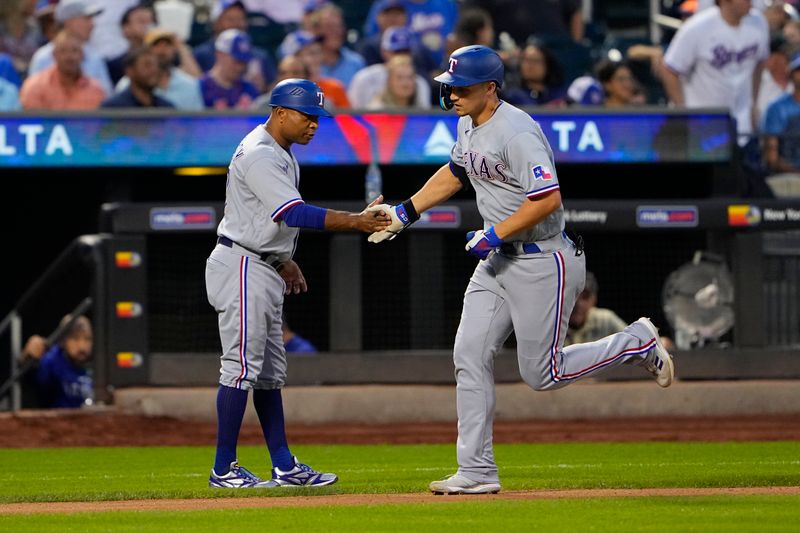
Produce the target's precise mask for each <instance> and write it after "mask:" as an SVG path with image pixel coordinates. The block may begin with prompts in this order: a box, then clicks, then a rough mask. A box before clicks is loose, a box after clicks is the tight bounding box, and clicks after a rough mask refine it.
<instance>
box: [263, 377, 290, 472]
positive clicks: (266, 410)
mask: <svg viewBox="0 0 800 533" xmlns="http://www.w3.org/2000/svg"><path fill="white" fill-rule="evenodd" d="M253 405H254V406H255V408H256V413H258V420H259V421H260V422H261V430H262V431H263V432H264V440H266V441H267V448H268V449H269V456H270V458H271V459H272V466H275V467H278V468H280V469H281V470H283V471H286V470H291V469H292V468H293V467H294V461H293V460H292V452H290V451H289V445H288V444H287V442H286V428H285V427H284V422H283V398H282V397H281V390H280V389H272V390H264V389H256V390H254V391H253Z"/></svg>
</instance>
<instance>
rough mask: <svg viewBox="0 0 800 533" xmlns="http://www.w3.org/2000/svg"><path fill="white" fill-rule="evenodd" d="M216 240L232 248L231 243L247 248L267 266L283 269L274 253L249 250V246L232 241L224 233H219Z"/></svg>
mask: <svg viewBox="0 0 800 533" xmlns="http://www.w3.org/2000/svg"><path fill="white" fill-rule="evenodd" d="M217 242H218V243H219V244H221V245H222V246H227V247H228V248H233V245H234V244H235V245H236V246H238V247H239V248H242V249H244V250H247V251H248V252H250V253H251V254H256V255H257V256H258V258H259V259H261V260H262V261H264V262H265V263H266V264H268V265H269V266H271V267H272V268H274V269H275V270H277V271H278V272H280V271H281V270H283V267H284V264H283V263H282V262H281V261H280V259H278V256H277V255H275V254H273V253H269V252H264V253H261V252H256V251H255V250H251V249H250V248H247V247H246V246H242V245H241V244H239V243H238V242H234V241H232V240H231V239H229V238H228V237H226V236H225V235H220V236H219V237H218V238H217Z"/></svg>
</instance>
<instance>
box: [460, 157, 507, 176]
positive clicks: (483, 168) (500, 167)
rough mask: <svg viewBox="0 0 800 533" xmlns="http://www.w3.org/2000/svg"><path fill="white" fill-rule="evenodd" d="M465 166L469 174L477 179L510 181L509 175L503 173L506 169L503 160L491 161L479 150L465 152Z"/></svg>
mask: <svg viewBox="0 0 800 533" xmlns="http://www.w3.org/2000/svg"><path fill="white" fill-rule="evenodd" d="M464 168H465V169H466V170H467V176H469V177H470V178H475V179H477V180H486V181H500V182H503V183H507V182H508V177H507V176H506V175H505V174H504V173H503V171H504V170H505V169H506V165H505V163H503V162H502V161H496V162H495V161H490V160H487V158H486V156H484V155H482V154H479V153H478V152H471V151H470V152H464Z"/></svg>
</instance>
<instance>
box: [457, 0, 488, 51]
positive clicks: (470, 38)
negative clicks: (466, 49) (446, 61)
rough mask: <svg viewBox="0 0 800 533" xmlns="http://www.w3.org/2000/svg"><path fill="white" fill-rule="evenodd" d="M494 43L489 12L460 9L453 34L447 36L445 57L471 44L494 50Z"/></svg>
mask: <svg viewBox="0 0 800 533" xmlns="http://www.w3.org/2000/svg"><path fill="white" fill-rule="evenodd" d="M494 41H495V35H494V22H493V21H492V16H491V15H490V14H489V12H488V11H486V10H485V9H481V8H479V7H470V8H467V9H462V10H461V13H459V15H458V20H457V21H456V25H455V28H454V29H453V32H452V33H451V34H449V35H448V36H447V42H446V44H445V52H446V53H445V56H449V55H450V54H451V53H452V52H453V51H455V50H458V49H459V48H461V47H462V46H468V45H471V44H480V45H483V46H488V47H489V48H494V47H495V42H494Z"/></svg>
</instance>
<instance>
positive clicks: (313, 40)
mask: <svg viewBox="0 0 800 533" xmlns="http://www.w3.org/2000/svg"><path fill="white" fill-rule="evenodd" d="M279 55H280V57H281V58H283V57H285V56H287V55H296V56H297V57H298V58H299V59H300V61H302V62H303V64H304V65H305V66H306V68H307V69H308V74H309V78H308V79H310V80H311V81H313V82H314V83H316V84H317V85H319V86H320V88H321V89H322V91H323V92H324V93H325V104H326V106H327V105H332V106H334V107H336V108H348V107H350V101H349V99H348V98H347V92H346V90H345V86H344V84H343V83H342V82H340V81H339V80H337V79H334V78H328V77H325V76H322V75H321V74H320V72H321V69H322V45H321V44H320V38H319V37H318V36H316V35H315V34H313V33H310V32H307V31H305V30H297V31H294V32H292V33H290V34H288V35H287V36H286V37H285V38H284V39H283V42H282V43H281V46H280V49H279ZM329 111H330V110H329Z"/></svg>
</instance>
